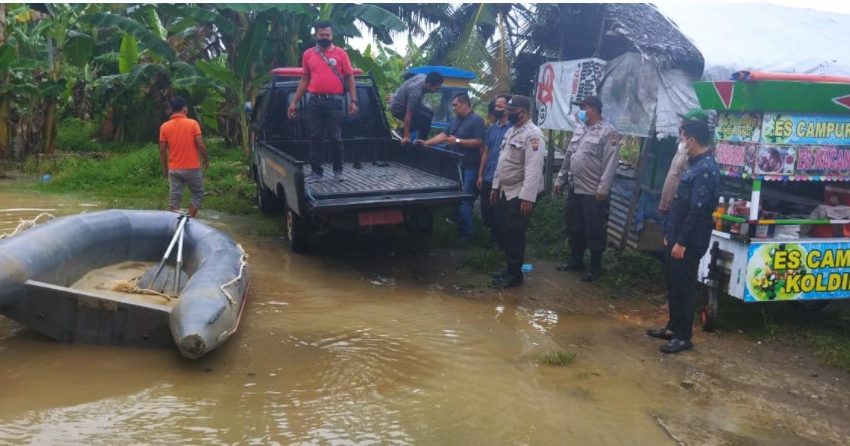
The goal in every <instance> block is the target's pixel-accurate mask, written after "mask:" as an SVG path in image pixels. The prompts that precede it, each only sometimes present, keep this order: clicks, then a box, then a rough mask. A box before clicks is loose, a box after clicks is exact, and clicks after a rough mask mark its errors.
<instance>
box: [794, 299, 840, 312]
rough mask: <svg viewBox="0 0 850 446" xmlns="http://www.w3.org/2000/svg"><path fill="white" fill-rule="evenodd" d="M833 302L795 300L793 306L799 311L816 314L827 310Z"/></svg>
mask: <svg viewBox="0 0 850 446" xmlns="http://www.w3.org/2000/svg"><path fill="white" fill-rule="evenodd" d="M830 302H832V301H831V300H793V301H791V304H792V305H794V307H796V308H797V309H799V310H802V311H808V312H812V313H814V312H816V311H820V310H823V309H824V308H826V306H827V305H829V303H830Z"/></svg>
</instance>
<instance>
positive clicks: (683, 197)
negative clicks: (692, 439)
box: [646, 121, 720, 353]
mask: <svg viewBox="0 0 850 446" xmlns="http://www.w3.org/2000/svg"><path fill="white" fill-rule="evenodd" d="M681 132H682V140H683V142H684V144H685V148H686V149H687V151H688V169H687V170H686V171H685V173H684V175H682V179H681V181H680V182H679V187H678V188H677V189H676V195H675V196H674V198H673V203H672V204H671V206H670V213H669V215H668V217H667V220H666V221H665V225H664V246H665V252H666V254H667V265H666V270H667V271H666V273H667V286H668V294H669V301H670V302H669V310H670V318H669V321H668V322H667V326H665V327H664V328H660V329H658V330H647V332H646V334H647V335H649V336H652V337H655V338H661V339H669V342H668V343H666V344H664V345H662V346H661V351H662V352H664V353H679V352H681V351H684V350H689V349H691V348H693V343H691V336H692V335H693V324H694V307H695V306H696V285H697V272H698V269H699V262H700V259H701V258H702V256H703V255H704V254H705V251H706V250H707V249H708V245H709V242H710V240H711V230H712V229H713V228H714V220H713V217H712V213H713V212H714V208H715V204H716V203H717V200H718V198H719V195H720V171H719V170H718V168H717V163H715V161H714V157H713V156H712V155H711V153H710V152H709V146H708V144H709V141H710V139H711V133H710V132H709V129H708V124H706V123H705V122H704V121H687V122H686V123H684V124H683V125H682V129H681Z"/></svg>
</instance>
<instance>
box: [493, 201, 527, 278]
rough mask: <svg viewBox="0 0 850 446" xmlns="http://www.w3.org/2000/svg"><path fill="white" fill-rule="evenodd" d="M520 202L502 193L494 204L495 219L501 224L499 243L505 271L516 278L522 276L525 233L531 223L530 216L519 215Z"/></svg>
mask: <svg viewBox="0 0 850 446" xmlns="http://www.w3.org/2000/svg"><path fill="white" fill-rule="evenodd" d="M521 202H522V200H520V199H519V197H517V198H513V199H511V200H508V199H507V198H506V197H505V194H504V193H501V194H500V195H499V201H497V202H496V218H497V219H498V220H499V221H500V222H501V228H502V233H501V234H502V240H501V241H502V246H503V247H504V249H505V260H507V264H508V268H507V271H508V273H509V274H514V275H518V276H519V275H522V264H523V262H525V232H526V231H527V230H528V223H529V222H530V221H531V214H529V215H522V214H521V213H520V208H519V206H520V203H521Z"/></svg>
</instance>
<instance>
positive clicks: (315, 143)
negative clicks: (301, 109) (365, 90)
mask: <svg viewBox="0 0 850 446" xmlns="http://www.w3.org/2000/svg"><path fill="white" fill-rule="evenodd" d="M342 108H343V100H342V96H337V97H330V98H320V97H318V96H311V97H310V100H309V101H308V102H307V119H308V121H309V123H310V143H311V144H310V166H311V167H312V168H313V173H315V174H318V175H322V174H323V173H324V170H323V169H322V162H323V161H324V153H325V151H324V150H322V148H323V147H322V144H323V143H324V140H327V141H328V142H329V143H330V148H331V158H332V160H333V169H334V172H342V118H343V116H345V112H344V111H343V109H342Z"/></svg>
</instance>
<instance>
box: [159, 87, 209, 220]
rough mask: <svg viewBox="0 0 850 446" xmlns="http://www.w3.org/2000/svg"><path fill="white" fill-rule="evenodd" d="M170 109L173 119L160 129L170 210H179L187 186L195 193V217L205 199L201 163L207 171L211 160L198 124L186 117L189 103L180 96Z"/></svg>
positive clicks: (191, 209) (191, 206)
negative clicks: (202, 200) (184, 187)
mask: <svg viewBox="0 0 850 446" xmlns="http://www.w3.org/2000/svg"><path fill="white" fill-rule="evenodd" d="M170 105H171V119H169V120H168V122H166V123H165V124H162V126H161V127H160V128H159V160H160V162H161V163H162V176H164V177H166V178H168V184H169V189H170V190H169V194H168V209H169V210H172V211H176V210H178V209H180V201H181V200H182V198H183V186H184V185H186V186H188V187H189V191H191V192H192V201H191V203H190V204H189V216H190V217H194V216H195V214H197V213H198V208H200V207H201V199H202V198H203V197H204V177H203V176H202V175H201V163H200V159H203V161H204V169H206V168H208V167H210V160H209V158H208V157H207V146H206V145H204V138H203V136H201V126H200V125H198V121H195V120H194V119H189V118H187V117H186V113H187V112H188V106H187V105H186V100H185V99H183V98H181V97H179V96H177V97H175V98H174V99H172V100H171V104H170ZM199 158H200V159H199Z"/></svg>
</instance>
